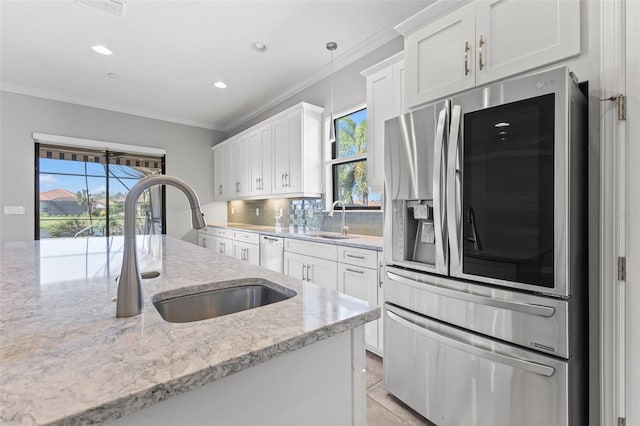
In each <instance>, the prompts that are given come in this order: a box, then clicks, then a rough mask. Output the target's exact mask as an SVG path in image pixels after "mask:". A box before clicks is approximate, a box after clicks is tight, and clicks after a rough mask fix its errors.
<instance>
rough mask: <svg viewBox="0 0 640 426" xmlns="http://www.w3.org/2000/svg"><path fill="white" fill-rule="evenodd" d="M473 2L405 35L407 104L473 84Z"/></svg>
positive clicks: (428, 99) (443, 94)
mask: <svg viewBox="0 0 640 426" xmlns="http://www.w3.org/2000/svg"><path fill="white" fill-rule="evenodd" d="M474 39H475V4H474V3H471V4H468V5H466V6H464V7H462V8H460V9H458V10H455V11H453V12H451V13H449V14H448V15H445V16H444V17H443V18H440V19H439V20H437V21H435V22H433V23H431V24H429V25H427V26H425V27H424V28H422V29H420V30H417V31H416V32H415V33H413V34H410V35H409V36H407V40H406V44H405V46H406V49H407V57H406V61H407V81H406V95H407V102H408V104H409V106H415V105H419V104H421V103H424V102H427V101H430V100H432V99H438V98H441V97H443V96H447V95H450V94H452V93H456V92H460V91H462V90H465V89H468V88H470V87H473V86H474V85H475V77H474V76H475V72H474V67H473V52H472V50H473V41H474Z"/></svg>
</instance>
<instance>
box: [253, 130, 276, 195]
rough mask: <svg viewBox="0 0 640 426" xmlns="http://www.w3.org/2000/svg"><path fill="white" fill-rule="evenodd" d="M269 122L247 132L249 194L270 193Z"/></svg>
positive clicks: (270, 147)
mask: <svg viewBox="0 0 640 426" xmlns="http://www.w3.org/2000/svg"><path fill="white" fill-rule="evenodd" d="M271 153H272V145H271V123H267V124H265V125H262V126H259V127H258V128H256V129H255V130H252V131H251V132H249V168H250V170H249V195H252V196H259V195H269V194H271V176H272V173H271V170H272V167H271Z"/></svg>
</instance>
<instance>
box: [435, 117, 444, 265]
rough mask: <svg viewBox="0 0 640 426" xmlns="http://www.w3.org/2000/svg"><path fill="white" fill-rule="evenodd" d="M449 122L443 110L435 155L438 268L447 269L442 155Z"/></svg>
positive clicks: (437, 133) (437, 130)
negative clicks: (446, 127)
mask: <svg viewBox="0 0 640 426" xmlns="http://www.w3.org/2000/svg"><path fill="white" fill-rule="evenodd" d="M446 120H447V108H446V107H445V108H443V109H442V111H440V115H439V116H438V126H437V128H436V140H435V144H434V154H433V225H434V227H435V233H436V268H438V269H444V268H446V267H447V264H446V259H445V251H444V245H445V243H446V240H447V238H446V234H445V224H444V217H445V214H444V209H443V208H444V198H443V197H442V195H443V194H442V154H443V151H444V149H443V148H444V136H445V134H444V126H445V124H446Z"/></svg>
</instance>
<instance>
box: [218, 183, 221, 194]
mask: <svg viewBox="0 0 640 426" xmlns="http://www.w3.org/2000/svg"><path fill="white" fill-rule="evenodd" d="M218 195H222V185H218Z"/></svg>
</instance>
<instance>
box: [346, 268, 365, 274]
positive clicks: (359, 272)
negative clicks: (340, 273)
mask: <svg viewBox="0 0 640 426" xmlns="http://www.w3.org/2000/svg"><path fill="white" fill-rule="evenodd" d="M344 270H345V271H349V272H353V273H354V274H360V275H362V274H364V271H358V270H356V269H351V268H345V269H344Z"/></svg>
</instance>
